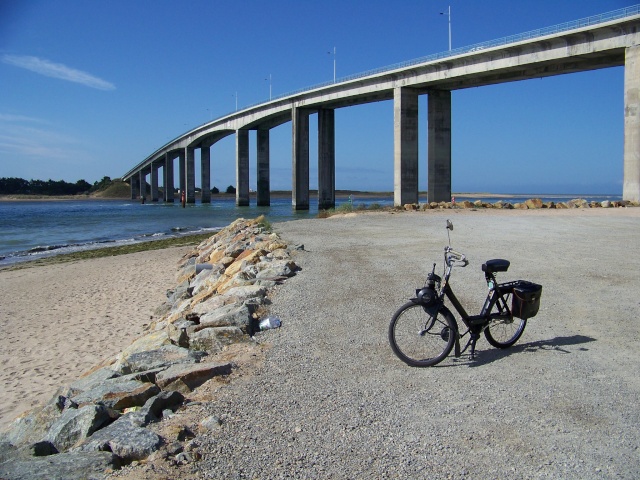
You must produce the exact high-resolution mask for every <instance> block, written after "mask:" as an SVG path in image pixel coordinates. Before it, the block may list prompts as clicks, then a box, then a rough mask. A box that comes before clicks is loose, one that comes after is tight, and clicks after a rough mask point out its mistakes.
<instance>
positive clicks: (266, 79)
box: [265, 74, 271, 100]
mask: <svg viewBox="0 0 640 480" xmlns="http://www.w3.org/2000/svg"><path fill="white" fill-rule="evenodd" d="M265 80H267V79H266V78H265ZM268 80H269V100H271V74H269V78H268Z"/></svg>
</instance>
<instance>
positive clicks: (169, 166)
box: [162, 153, 174, 203]
mask: <svg viewBox="0 0 640 480" xmlns="http://www.w3.org/2000/svg"><path fill="white" fill-rule="evenodd" d="M163 177H164V178H163V181H162V185H163V187H164V201H165V202H167V203H173V201H174V192H173V188H174V186H173V182H174V180H173V157H171V156H170V155H169V154H168V153H165V154H164V169H163Z"/></svg>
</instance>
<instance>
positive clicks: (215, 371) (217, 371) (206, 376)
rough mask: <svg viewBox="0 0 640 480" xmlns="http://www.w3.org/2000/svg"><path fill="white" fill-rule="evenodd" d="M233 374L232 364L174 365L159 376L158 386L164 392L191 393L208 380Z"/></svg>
mask: <svg viewBox="0 0 640 480" xmlns="http://www.w3.org/2000/svg"><path fill="white" fill-rule="evenodd" d="M230 373H231V364H230V363H200V364H197V365H174V366H172V367H169V368H168V369H166V370H164V371H163V372H161V373H160V374H158V378H157V380H156V381H157V384H158V386H160V387H161V388H162V389H163V390H176V391H178V392H183V393H189V392H191V391H192V390H194V389H195V388H197V387H199V386H200V385H202V384H203V383H204V382H206V381H207V380H211V379H212V378H213V377H216V376H219V375H228V374H230Z"/></svg>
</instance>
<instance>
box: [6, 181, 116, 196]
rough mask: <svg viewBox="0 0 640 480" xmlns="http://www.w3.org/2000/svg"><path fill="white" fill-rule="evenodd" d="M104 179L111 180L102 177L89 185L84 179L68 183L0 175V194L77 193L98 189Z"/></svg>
mask: <svg viewBox="0 0 640 480" xmlns="http://www.w3.org/2000/svg"><path fill="white" fill-rule="evenodd" d="M105 181H109V182H111V179H110V178H109V177H104V178H103V179H102V180H101V181H100V182H95V183H94V184H93V185H91V184H90V183H89V182H87V181H86V180H78V181H77V182H76V183H70V182H65V181H64V180H51V179H49V180H46V181H45V180H25V179H24V178H15V177H10V178H7V177H2V178H0V195H79V194H85V193H91V192H92V191H96V190H98V189H99V188H100V187H101V185H102V184H104V182H105Z"/></svg>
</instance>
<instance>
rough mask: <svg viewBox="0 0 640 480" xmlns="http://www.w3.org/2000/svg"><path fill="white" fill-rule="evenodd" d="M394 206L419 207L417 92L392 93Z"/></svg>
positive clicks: (404, 89) (394, 91) (403, 90)
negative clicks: (415, 204) (410, 205)
mask: <svg viewBox="0 0 640 480" xmlns="http://www.w3.org/2000/svg"><path fill="white" fill-rule="evenodd" d="M393 174H394V175H393V203H394V204H395V205H405V204H407V203H418V92H417V91H416V90H413V89H410V88H405V87H398V88H394V89H393Z"/></svg>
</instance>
